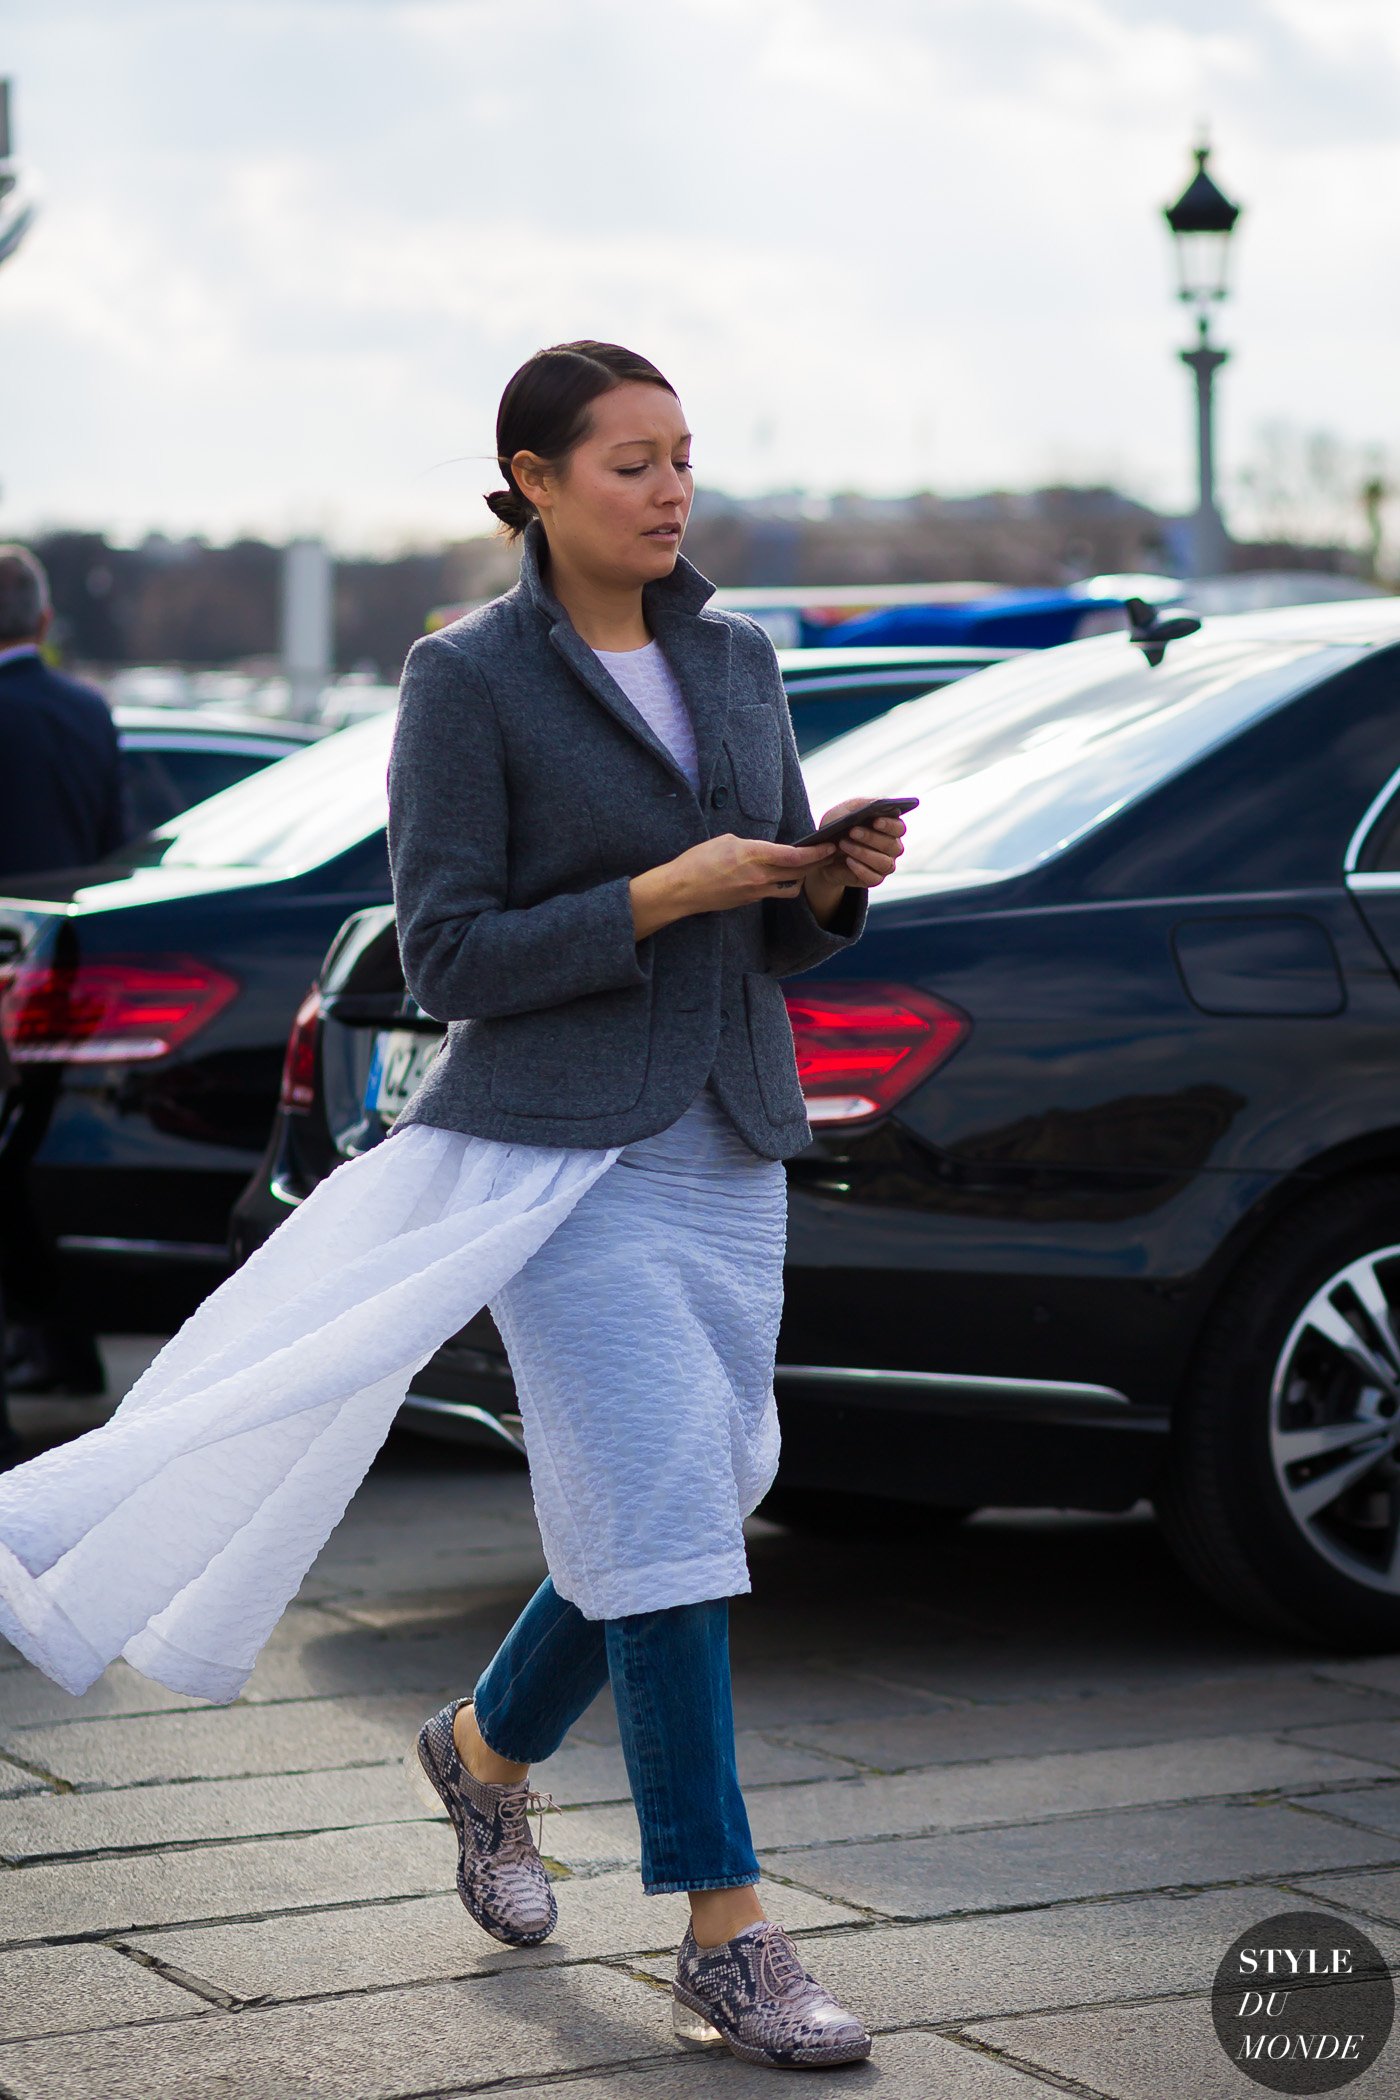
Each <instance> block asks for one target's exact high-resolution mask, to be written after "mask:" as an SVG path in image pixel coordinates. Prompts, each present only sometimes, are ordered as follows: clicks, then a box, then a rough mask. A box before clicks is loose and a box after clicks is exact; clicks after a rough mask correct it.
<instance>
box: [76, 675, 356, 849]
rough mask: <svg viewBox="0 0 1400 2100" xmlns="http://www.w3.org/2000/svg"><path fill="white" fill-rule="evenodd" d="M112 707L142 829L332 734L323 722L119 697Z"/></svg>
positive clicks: (132, 801)
mask: <svg viewBox="0 0 1400 2100" xmlns="http://www.w3.org/2000/svg"><path fill="white" fill-rule="evenodd" d="M112 714H113V717H114V719H115V721H116V725H117V738H118V742H119V743H120V745H121V752H122V768H123V771H124V773H125V775H126V788H127V796H128V801H129V805H130V809H131V813H132V817H133V819H134V822H135V828H136V829H137V830H138V831H154V830H155V828H156V826H157V825H158V824H164V823H166V822H167V821H168V820H169V819H170V818H171V817H178V816H179V814H180V812H181V810H184V809H189V808H191V807H192V806H193V804H194V803H196V802H204V801H207V800H208V798H209V796H210V795H218V794H221V793H222V792H223V790H224V789H225V788H227V787H232V786H233V785H234V784H235V782H236V781H239V780H245V779H246V778H247V777H248V775H249V774H250V773H260V772H261V771H262V770H263V767H264V766H270V765H275V764H276V762H277V760H278V759H279V758H288V757H290V755H291V753H292V752H293V751H300V750H302V749H304V747H305V746H306V745H307V744H314V743H316V742H318V741H319V739H320V738H321V737H322V736H324V735H325V733H326V732H325V729H324V727H323V726H322V725H321V724H319V723H310V722H288V721H269V720H266V719H263V718H260V717H259V716H257V715H248V716H245V717H239V716H237V715H230V714H226V713H223V712H220V711H216V710H210V709H207V708H171V707H134V706H130V705H125V704H121V703H119V704H118V705H117V706H115V707H114V708H113V710H112Z"/></svg>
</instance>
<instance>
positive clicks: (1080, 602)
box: [802, 591, 1127, 649]
mask: <svg viewBox="0 0 1400 2100" xmlns="http://www.w3.org/2000/svg"><path fill="white" fill-rule="evenodd" d="M1122 606H1123V601H1122V599H1121V598H1088V599H1086V598H1085V597H1084V596H1083V594H1082V593H1080V594H1079V595H1077V596H1076V595H1074V594H1072V593H1070V592H1069V591H1004V592H1000V593H998V595H997V596H996V597H995V598H979V599H975V600H974V601H973V602H972V603H971V604H970V605H889V606H884V607H882V608H881V609H880V610H879V611H878V612H869V613H862V614H860V615H859V617H858V618H856V619H854V620H841V621H839V622H837V624H836V625H834V626H823V625H821V624H820V623H818V622H817V621H815V620H805V619H804V620H803V622H802V640H803V643H804V645H805V646H806V647H808V648H813V647H821V648H825V649H846V648H854V647H855V646H856V645H857V644H862V643H863V644H866V645H873V644H876V643H883V644H891V643H899V642H902V643H916V642H977V643H979V644H981V645H983V646H984V647H989V648H1001V649H1052V648H1054V647H1055V645H1056V643H1058V642H1072V641H1074V640H1076V639H1077V638H1078V636H1079V635H1080V634H1082V633H1085V632H1097V631H1099V630H1100V629H1101V628H1102V627H1103V626H1104V625H1106V624H1107V623H1106V622H1105V621H1104V619H1103V617H1102V616H1103V615H1104V614H1105V613H1108V614H1110V615H1115V614H1116V615H1118V616H1119V618H1120V619H1122V623H1123V624H1124V625H1126V624H1127V623H1126V619H1125V618H1123V614H1122ZM1091 615H1092V616H1093V618H1092V620H1091V619H1090V616H1091ZM1115 624H1117V623H1116V622H1115Z"/></svg>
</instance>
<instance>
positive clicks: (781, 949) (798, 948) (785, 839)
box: [760, 630, 870, 977]
mask: <svg viewBox="0 0 1400 2100" xmlns="http://www.w3.org/2000/svg"><path fill="white" fill-rule="evenodd" d="M760 632H761V630H760ZM763 641H764V643H765V645H766V647H767V649H768V651H769V654H770V656H772V662H773V678H774V682H775V683H776V685H777V689H778V691H777V712H778V720H779V726H780V728H781V731H782V738H783V812H782V816H781V817H780V819H779V822H778V831H777V837H778V840H779V842H780V843H781V844H782V845H784V846H790V845H791V844H792V843H793V841H794V840H795V839H799V838H801V837H802V835H803V833H804V832H807V831H814V830H815V829H816V818H815V817H814V816H813V815H812V805H811V803H810V802H809V801H808V799H807V787H806V783H805V781H804V780H803V778H802V765H801V761H800V760H799V758H798V756H797V738H796V737H795V736H794V735H793V731H792V713H791V710H790V709H789V707H788V699H787V691H786V688H785V687H784V685H783V680H782V673H781V672H780V671H779V669H778V660H777V657H776V655H775V654H774V653H773V645H772V643H771V642H770V641H769V639H768V637H767V635H764V636H763ZM869 909H870V892H869V891H868V890H867V889H866V888H865V887H864V886H863V885H862V884H860V883H857V884H855V885H854V886H853V887H851V888H849V889H846V890H844V891H843V892H842V896H841V901H840V903H839V904H838V905H837V907H836V910H835V911H834V912H833V914H832V916H831V920H830V922H829V924H827V925H825V926H823V925H822V923H821V920H820V919H819V918H818V917H817V915H816V913H815V912H814V911H813V910H812V907H811V905H810V904H809V903H808V902H807V893H806V891H805V890H799V891H798V893H797V895H796V896H795V897H765V898H764V900H763V932H764V949H765V953H766V957H767V968H768V970H769V971H770V973H771V974H772V975H773V976H774V977H793V976H795V975H796V974H797V972H798V971H799V970H811V969H814V968H815V967H816V965H817V964H818V963H820V962H825V961H826V959H827V957H828V956H829V955H839V954H840V953H841V951H842V949H843V948H849V947H850V946H851V945H852V944H853V943H854V942H856V941H858V940H859V939H860V937H861V935H862V934H863V933H864V931H865V921H866V917H867V914H868V912H869Z"/></svg>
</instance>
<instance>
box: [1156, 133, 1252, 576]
mask: <svg viewBox="0 0 1400 2100" xmlns="http://www.w3.org/2000/svg"><path fill="white" fill-rule="evenodd" d="M1209 159H1210V148H1209V146H1198V147H1197V148H1196V172H1195V174H1194V176H1193V177H1192V178H1191V181H1190V182H1189V183H1188V184H1187V186H1186V188H1185V189H1184V190H1183V191H1182V193H1181V195H1180V196H1179V197H1178V198H1177V200H1176V203H1175V204H1169V205H1168V206H1167V207H1166V208H1165V211H1164V213H1163V217H1164V218H1165V219H1166V222H1167V224H1168V226H1170V228H1171V230H1172V237H1173V239H1174V241H1175V243H1176V259H1177V270H1178V274H1179V283H1178V290H1177V296H1178V297H1179V298H1181V299H1184V300H1185V301H1186V303H1187V304H1188V306H1190V307H1192V308H1193V309H1194V311H1195V315H1196V344H1195V347H1194V348H1193V349H1191V350H1182V351H1179V352H1178V355H1179V356H1180V358H1181V362H1182V363H1183V364H1184V365H1185V366H1186V367H1187V368H1188V370H1189V371H1190V372H1191V374H1192V376H1193V377H1194V379H1195V382H1196V482H1197V494H1196V511H1195V516H1194V517H1193V518H1192V520H1191V562H1190V567H1191V574H1192V575H1193V576H1211V575H1215V574H1217V573H1218V572H1219V571H1220V570H1221V569H1223V568H1224V566H1225V556H1226V548H1227V547H1228V545H1229V539H1228V535H1227V534H1226V531H1225V521H1224V519H1223V518H1222V517H1221V515H1220V508H1219V505H1218V504H1217V502H1216V500H1215V427H1214V399H1213V389H1214V386H1215V375H1216V373H1217V372H1218V371H1219V370H1220V367H1221V366H1222V365H1223V364H1224V363H1225V361H1226V359H1227V358H1228V356H1229V354H1230V353H1229V352H1228V350H1218V349H1217V348H1216V347H1215V345H1214V344H1213V343H1212V342H1211V339H1210V309H1211V307H1212V306H1214V305H1217V304H1218V303H1219V302H1220V300H1222V299H1223V298H1224V297H1225V295H1226V290H1227V271H1228V266H1229V253H1230V236H1231V235H1232V234H1233V232H1234V230H1235V221H1236V220H1237V219H1238V218H1239V215H1240V207H1239V206H1238V204H1232V203H1231V202H1230V200H1229V198H1228V197H1227V196H1226V195H1225V193H1224V191H1223V190H1221V189H1220V188H1219V187H1218V186H1217V184H1216V183H1215V182H1214V181H1213V180H1212V178H1211V176H1210V175H1209V174H1208V173H1207V170H1206V163H1207V161H1208V160H1209Z"/></svg>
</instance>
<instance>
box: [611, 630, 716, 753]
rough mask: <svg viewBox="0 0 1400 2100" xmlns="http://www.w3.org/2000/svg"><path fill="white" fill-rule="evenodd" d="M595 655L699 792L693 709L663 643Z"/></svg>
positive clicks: (613, 650) (612, 650)
mask: <svg viewBox="0 0 1400 2100" xmlns="http://www.w3.org/2000/svg"><path fill="white" fill-rule="evenodd" d="M593 654H594V655H595V656H596V657H597V659H598V661H599V663H600V664H602V665H603V666H604V668H605V669H606V670H607V672H608V673H609V675H610V676H611V677H613V678H615V679H616V680H617V682H618V684H619V685H620V686H621V687H622V690H623V692H624V693H626V695H627V697H628V699H629V700H630V701H631V703H632V705H633V706H634V707H635V708H636V710H637V713H638V714H639V715H641V716H642V717H643V718H644V720H645V721H646V722H647V724H648V725H649V727H650V728H652V729H654V730H655V732H656V734H657V735H658V736H659V737H660V739H661V741H662V743H663V744H664V745H665V746H666V748H667V750H668V751H669V752H670V753H671V756H672V757H673V758H674V759H675V760H676V763H677V764H678V765H679V766H680V768H681V771H682V772H683V773H684V774H685V776H686V778H687V780H689V782H690V784H691V786H692V787H693V788H697V789H698V788H699V785H700V768H699V765H698V763H697V760H696V756H695V730H694V728H693V726H692V724H691V720H690V709H689V708H688V707H687V706H686V704H685V694H684V693H683V692H682V691H681V688H680V681H679V680H678V679H677V677H676V674H675V672H674V671H673V670H672V669H671V666H670V665H669V664H668V663H667V661H666V659H665V657H664V656H663V655H662V653H661V644H660V643H659V642H648V643H647V645H646V647H645V648H644V649H595V650H594V652H593Z"/></svg>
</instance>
